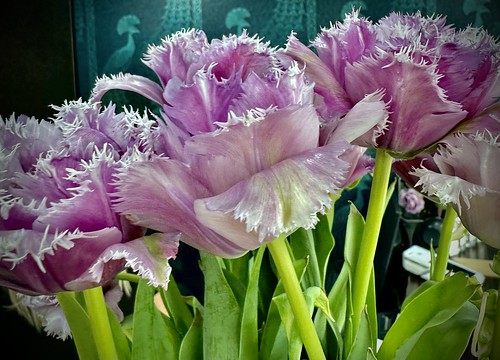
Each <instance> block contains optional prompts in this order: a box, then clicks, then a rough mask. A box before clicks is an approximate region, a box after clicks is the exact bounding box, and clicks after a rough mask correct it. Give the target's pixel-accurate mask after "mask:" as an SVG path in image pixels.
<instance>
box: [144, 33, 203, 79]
mask: <svg viewBox="0 0 500 360" xmlns="http://www.w3.org/2000/svg"><path fill="white" fill-rule="evenodd" d="M207 46H208V43H207V36H206V35H205V33H204V32H203V31H202V30H196V29H188V30H181V31H178V32H176V33H174V34H172V35H170V36H167V37H166V38H165V39H163V40H162V42H161V44H160V45H158V46H150V47H149V49H148V51H147V53H146V55H145V59H144V64H146V65H147V66H148V67H149V68H150V69H151V70H153V71H154V72H155V73H156V75H157V76H158V78H159V79H160V81H161V84H162V86H165V85H166V84H167V83H168V82H169V81H170V79H173V78H179V79H181V80H182V81H187V80H188V79H187V73H188V69H189V67H190V66H191V64H193V63H194V62H197V61H198V59H199V53H200V52H201V51H202V50H203V49H204V48H206V47H207Z"/></svg>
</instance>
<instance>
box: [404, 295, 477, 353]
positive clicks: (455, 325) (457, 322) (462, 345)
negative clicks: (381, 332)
mask: <svg viewBox="0 0 500 360" xmlns="http://www.w3.org/2000/svg"><path fill="white" fill-rule="evenodd" d="M478 314H479V311H478V309H477V308H476V307H475V306H474V305H472V304H471V303H470V302H465V303H464V306H462V307H461V308H459V309H458V311H457V312H456V313H455V314H454V315H453V316H452V317H451V318H450V319H449V320H447V321H445V322H443V323H441V324H439V325H436V326H432V327H430V328H428V329H426V330H425V331H424V332H423V333H422V334H421V335H420V336H419V338H418V340H417V341H416V342H415V343H414V344H412V341H408V342H407V343H406V344H405V345H403V347H401V348H400V349H398V352H397V354H396V358H397V359H405V360H420V359H429V360H441V359H460V358H461V356H462V354H463V353H464V351H465V349H466V348H467V345H468V343H469V339H470V336H471V333H472V331H473V330H474V327H475V326H476V323H477V318H478ZM443 334H446V335H445V336H443Z"/></svg>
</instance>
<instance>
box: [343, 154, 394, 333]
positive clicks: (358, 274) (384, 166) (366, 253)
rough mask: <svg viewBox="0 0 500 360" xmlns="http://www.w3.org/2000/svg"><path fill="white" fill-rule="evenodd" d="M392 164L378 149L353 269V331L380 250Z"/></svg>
mask: <svg viewBox="0 0 500 360" xmlns="http://www.w3.org/2000/svg"><path fill="white" fill-rule="evenodd" d="M391 166H392V157H391V155H389V154H388V153H387V151H386V150H384V149H377V153H376V155H375V167H374V169H373V181H372V187H371V191H370V199H369V203H368V211H367V214H366V224H365V230H364V232H363V238H362V240H361V246H360V250H359V256H358V261H357V263H356V269H355V270H354V279H353V289H352V302H353V303H352V308H353V316H352V328H353V330H354V332H357V330H358V327H359V323H360V321H361V314H362V312H363V309H364V308H365V304H366V297H367V294H368V286H369V284H370V274H371V269H372V266H373V260H374V259H375V251H376V250H377V242H378V237H379V234H380V228H381V226H382V219H383V217H384V212H385V206H386V198H387V188H388V185H389V178H390V175H391ZM353 338H355V337H353Z"/></svg>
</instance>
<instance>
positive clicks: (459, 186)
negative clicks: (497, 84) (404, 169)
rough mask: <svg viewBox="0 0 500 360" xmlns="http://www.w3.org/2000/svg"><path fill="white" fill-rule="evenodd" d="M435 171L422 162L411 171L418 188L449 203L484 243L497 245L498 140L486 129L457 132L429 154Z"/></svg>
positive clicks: (499, 206) (499, 210)
mask: <svg viewBox="0 0 500 360" xmlns="http://www.w3.org/2000/svg"><path fill="white" fill-rule="evenodd" d="M432 160H433V162H434V165H435V166H436V167H437V169H438V170H439V171H436V170H434V171H433V170H430V169H429V168H428V167H427V165H426V162H423V163H422V166H421V167H419V168H417V169H415V170H414V171H413V172H412V175H414V176H416V177H417V178H418V179H419V180H418V182H417V183H416V184H415V186H416V187H417V188H421V189H422V192H423V193H425V194H428V195H429V196H431V197H434V198H436V199H437V200H438V201H439V202H440V203H442V204H444V205H447V204H450V205H451V206H453V208H454V209H455V211H456V212H457V214H458V216H459V217H460V219H461V220H462V223H463V225H464V226H465V228H466V229H468V230H469V231H470V233H471V234H473V235H475V236H476V237H478V238H479V239H480V240H482V241H484V242H485V243H486V244H488V245H490V246H492V247H494V248H497V249H500V241H499V238H498V233H499V232H500V167H499V166H498V164H500V142H499V135H498V134H495V135H492V134H491V133H490V132H489V131H483V132H478V133H477V134H475V135H470V134H457V135H455V136H453V137H449V138H447V140H446V141H445V142H444V143H443V144H442V145H440V146H439V149H438V151H437V152H436V154H434V156H433V159H432Z"/></svg>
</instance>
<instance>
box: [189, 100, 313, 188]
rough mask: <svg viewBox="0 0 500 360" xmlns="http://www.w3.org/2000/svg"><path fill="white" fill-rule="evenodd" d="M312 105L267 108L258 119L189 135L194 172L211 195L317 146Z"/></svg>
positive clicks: (190, 155) (190, 156) (190, 157)
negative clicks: (216, 130) (196, 134)
mask: <svg viewBox="0 0 500 360" xmlns="http://www.w3.org/2000/svg"><path fill="white" fill-rule="evenodd" d="M318 136H319V119H318V117H317V115H316V112H315V111H314V108H313V106H312V105H307V106H301V107H299V106H291V107H289V108H285V109H279V110H276V111H272V110H271V111H270V112H269V113H267V114H266V115H264V118H263V119H262V120H259V121H255V122H252V123H250V124H249V125H245V124H243V123H240V124H237V125H233V126H230V127H228V128H226V129H223V130H220V131H218V132H216V133H209V134H202V135H199V136H194V137H192V138H191V139H190V140H189V141H188V142H186V147H185V149H186V154H187V157H188V158H189V159H190V164H191V167H192V169H193V172H195V173H196V174H197V177H198V179H200V180H201V181H202V182H203V183H204V184H205V185H206V186H207V187H208V188H209V189H210V191H211V192H212V193H213V194H219V193H221V192H223V191H226V190H227V189H229V188H230V187H231V186H233V185H234V184H236V183H237V182H239V181H241V180H244V179H248V178H249V177H250V176H252V175H253V174H255V173H258V172H259V171H261V170H263V169H266V168H269V167H270V166H273V165H274V164H276V163H278V162H280V161H282V160H284V159H287V158H289V157H292V156H296V155H298V154H300V153H302V152H304V151H307V150H309V149H312V148H315V147H316V146H318Z"/></svg>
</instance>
